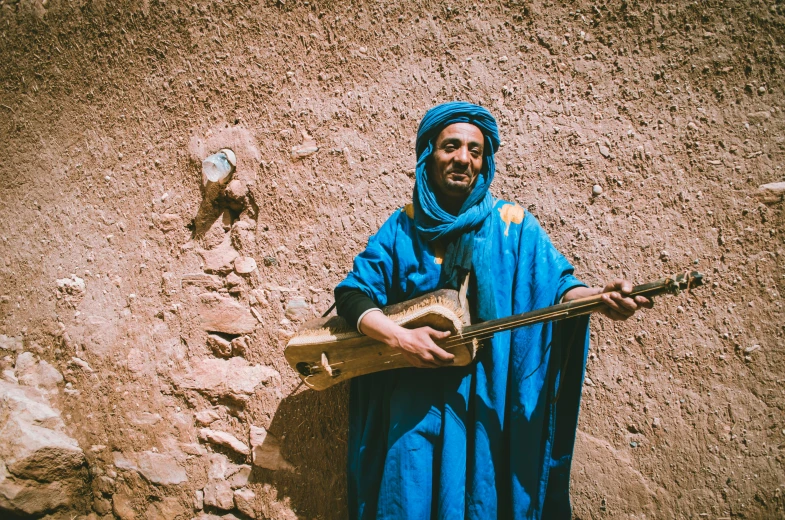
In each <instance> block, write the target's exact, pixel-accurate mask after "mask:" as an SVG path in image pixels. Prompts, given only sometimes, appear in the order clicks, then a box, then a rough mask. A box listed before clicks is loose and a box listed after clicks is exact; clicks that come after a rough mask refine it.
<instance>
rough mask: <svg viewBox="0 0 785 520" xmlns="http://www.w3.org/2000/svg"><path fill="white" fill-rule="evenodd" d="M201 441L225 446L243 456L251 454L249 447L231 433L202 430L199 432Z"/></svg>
mask: <svg viewBox="0 0 785 520" xmlns="http://www.w3.org/2000/svg"><path fill="white" fill-rule="evenodd" d="M199 439H201V440H203V441H206V442H210V443H212V444H217V445H219V446H224V447H226V448H229V449H231V450H232V451H236V452H237V453H240V454H242V455H248V454H250V453H251V450H249V449H248V445H246V444H245V443H244V442H242V441H241V440H239V439H238V438H237V437H235V436H234V435H232V434H231V433H227V432H222V431H218V430H211V429H209V428H202V429H201V430H199Z"/></svg>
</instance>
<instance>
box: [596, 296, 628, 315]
mask: <svg viewBox="0 0 785 520" xmlns="http://www.w3.org/2000/svg"><path fill="white" fill-rule="evenodd" d="M612 294H613V293H605V294H603V295H602V301H604V302H605V305H607V306H608V307H610V308H611V309H612V310H614V311H616V312H618V313H620V314H623V315H625V316H630V315H632V314H633V313H634V312H635V311H632V310H629V309H627V308H625V307H622V306H620V305H619V304H618V303H616V301H615V300H614V299H613V298H612V296H611V295H612ZM616 294H618V293H616Z"/></svg>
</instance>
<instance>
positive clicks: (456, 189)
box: [444, 171, 474, 195]
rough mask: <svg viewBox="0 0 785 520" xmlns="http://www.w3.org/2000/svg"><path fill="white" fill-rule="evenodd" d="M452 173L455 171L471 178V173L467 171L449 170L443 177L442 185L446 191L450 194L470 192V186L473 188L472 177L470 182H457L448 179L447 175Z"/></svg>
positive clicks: (466, 193)
mask: <svg viewBox="0 0 785 520" xmlns="http://www.w3.org/2000/svg"><path fill="white" fill-rule="evenodd" d="M452 173H457V174H460V175H465V176H466V177H468V178H470V179H471V174H470V173H468V172H459V171H451V172H448V173H447V176H445V179H444V185H445V188H446V190H447V191H449V192H450V194H451V195H468V194H469V193H471V192H472V188H474V182H473V181H474V179H471V180H470V182H468V183H465V182H458V181H454V180H452V179H450V177H449V175H450V174H452Z"/></svg>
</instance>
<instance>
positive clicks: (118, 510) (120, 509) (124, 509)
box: [112, 494, 136, 520]
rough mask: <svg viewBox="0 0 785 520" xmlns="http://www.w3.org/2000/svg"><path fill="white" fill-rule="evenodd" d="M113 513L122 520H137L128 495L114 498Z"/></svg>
mask: <svg viewBox="0 0 785 520" xmlns="http://www.w3.org/2000/svg"><path fill="white" fill-rule="evenodd" d="M112 511H113V512H114V514H115V516H117V517H118V518H120V519H121V520H136V513H135V512H134V508H133V506H132V505H131V499H130V498H129V497H128V495H123V494H120V495H115V496H113V497H112Z"/></svg>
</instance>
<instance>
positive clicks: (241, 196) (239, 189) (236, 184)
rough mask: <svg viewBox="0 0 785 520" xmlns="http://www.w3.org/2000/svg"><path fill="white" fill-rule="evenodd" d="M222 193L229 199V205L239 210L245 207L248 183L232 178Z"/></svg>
mask: <svg viewBox="0 0 785 520" xmlns="http://www.w3.org/2000/svg"><path fill="white" fill-rule="evenodd" d="M224 194H225V195H226V198H227V199H229V201H230V203H231V206H232V207H233V209H235V210H241V209H242V208H244V207H245V197H246V196H247V195H248V185H247V184H246V183H245V182H243V181H241V180H239V179H234V180H232V181H231V182H229V184H227V185H226V188H224Z"/></svg>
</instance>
